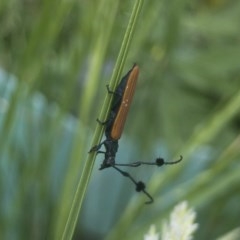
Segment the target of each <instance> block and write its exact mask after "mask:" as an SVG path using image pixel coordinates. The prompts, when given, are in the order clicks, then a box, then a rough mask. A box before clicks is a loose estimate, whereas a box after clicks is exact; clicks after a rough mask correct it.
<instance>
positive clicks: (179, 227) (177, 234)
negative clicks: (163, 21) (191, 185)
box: [161, 201, 198, 240]
mask: <svg viewBox="0 0 240 240" xmlns="http://www.w3.org/2000/svg"><path fill="white" fill-rule="evenodd" d="M195 218H196V213H195V212H194V211H193V210H192V209H191V208H189V209H188V206H187V202H186V201H184V202H182V203H180V204H178V205H177V206H175V208H174V209H173V211H172V213H171V215H170V221H169V222H168V223H166V222H165V223H164V225H163V231H162V237H161V239H162V240H191V239H192V234H193V233H194V232H195V230H196V229H197V227H198V225H197V224H196V223H194V220H195Z"/></svg>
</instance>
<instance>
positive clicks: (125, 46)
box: [62, 0, 143, 240]
mask: <svg viewBox="0 0 240 240" xmlns="http://www.w3.org/2000/svg"><path fill="white" fill-rule="evenodd" d="M142 4H143V0H137V1H136V2H135V5H134V7H133V11H132V14H131V17H130V20H129V23H128V27H127V30H126V33H125V36H124V39H123V42H122V46H121V49H120V52H119V55H118V58H117V62H116V65H115V68H114V71H113V74H112V77H111V80H110V84H109V86H110V88H111V89H115V87H116V86H117V84H118V82H119V79H120V75H121V72H122V69H123V65H124V63H125V61H126V57H127V53H128V50H129V46H130V43H131V40H132V37H133V31H134V28H135V27H136V23H137V19H138V16H139V14H140V10H141V7H142ZM111 100H112V97H111V95H107V96H106V97H105V100H104V104H103V107H102V110H101V113H100V117H99V119H106V117H107V114H108V111H109V108H110V104H111ZM103 131H104V127H103V126H101V125H99V124H98V125H97V127H96V130H95V134H94V137H93V141H92V146H95V145H97V144H99V142H100V141H101V138H102V135H103ZM95 158H96V153H95V152H94V153H90V154H89V155H88V158H87V160H86V162H85V166H84V169H83V173H82V176H81V178H80V181H79V183H78V186H77V190H76V193H75V196H74V199H73V203H72V207H71V210H70V213H69V217H68V220H67V223H66V226H65V229H64V233H63V236H62V239H63V240H69V239H72V236H73V233H74V229H75V226H76V223H77V219H78V216H79V212H80V210H81V206H82V203H83V199H84V196H85V192H86V189H87V186H88V183H89V179H90V176H91V173H92V169H93V165H94V161H95Z"/></svg>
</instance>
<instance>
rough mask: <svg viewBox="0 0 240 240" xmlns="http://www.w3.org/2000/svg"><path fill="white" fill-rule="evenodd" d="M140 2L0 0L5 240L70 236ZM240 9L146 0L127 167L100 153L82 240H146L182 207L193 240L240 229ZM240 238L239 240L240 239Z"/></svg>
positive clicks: (124, 144) (0, 190)
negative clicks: (190, 217)
mask: <svg viewBox="0 0 240 240" xmlns="http://www.w3.org/2000/svg"><path fill="white" fill-rule="evenodd" d="M133 5H134V1H129V0H121V1H120V0H115V1H112V0H100V1H99V0H98V1H94V0H92V1H89V0H82V1H77V0H68V1H67V0H61V1H59V0H45V1H40V0H22V1H17V0H1V2H0V26H1V27H0V131H1V134H0V195H1V201H0V239H11V240H12V239H13V240H15V239H24V240H25V239H36V240H38V239H60V238H61V234H62V231H63V228H64V226H65V223H66V218H67V216H68V213H69V209H70V206H71V202H72V199H73V195H74V193H75V190H76V185H77V182H78V179H79V177H80V176H81V171H82V167H83V164H84V162H85V160H86V158H87V152H88V150H89V149H90V147H91V146H90V142H91V139H92V136H93V131H94V129H95V127H96V124H97V123H96V118H97V117H98V115H99V113H100V109H101V106H102V104H103V100H104V98H105V96H106V94H107V91H106V84H108V82H109V79H110V77H111V74H112V70H113V67H114V64H115V61H116V58H117V55H118V52H119V49H120V46H121V42H122V40H123V36H124V33H125V30H126V26H127V23H128V20H129V17H130V14H131V11H132V7H133ZM239 43H240V1H238V0H229V1H227V0H195V1H190V0H189V1H187V0H184V1H177V0H174V1H168V0H162V1H159V0H151V1H145V3H144V5H143V8H142V11H141V16H140V19H139V22H138V24H137V28H136V30H135V33H134V38H133V41H132V44H131V47H130V52H129V55H128V58H127V63H126V65H125V67H124V72H123V75H124V74H125V73H126V72H127V71H128V70H129V69H130V68H131V67H132V64H133V63H135V62H136V63H138V65H139V66H140V76H139V81H138V85H137V89H136V93H135V96H134V100H133V104H132V107H131V111H130V113H129V116H128V120H127V123H126V126H125V130H124V135H123V137H122V139H121V140H120V147H119V151H118V155H117V159H116V160H117V162H119V163H120V162H121V163H126V162H134V161H139V160H141V161H154V160H155V159H156V158H157V157H163V158H164V159H165V160H167V161H171V160H175V159H178V158H179V155H183V157H184V159H183V161H182V162H181V163H179V164H176V165H170V166H169V165H168V166H167V165H166V166H163V167H161V168H157V167H154V166H151V167H150V166H145V167H144V166H141V167H139V168H134V169H127V168H126V169H125V170H127V171H129V172H130V173H131V174H132V176H134V178H136V179H137V180H142V181H144V182H145V183H146V186H147V190H148V192H149V193H150V194H152V195H153V197H154V199H155V202H154V203H153V204H152V205H145V204H144V201H146V196H145V195H143V194H141V193H136V192H135V189H134V186H133V185H132V183H131V182H130V181H129V180H128V179H125V178H124V177H122V176H121V175H120V174H119V173H118V172H116V171H115V170H114V169H106V170H103V171H99V170H98V168H99V166H100V164H101V161H102V160H103V156H100V155H99V156H98V157H97V159H96V162H95V167H94V171H93V174H92V177H91V181H90V184H89V186H88V189H87V194H86V197H85V201H84V205H83V208H82V211H81V212H80V216H79V221H78V224H77V229H76V231H75V234H74V238H73V239H87V240H88V239H90V240H91V239H100V240H101V239H125V240H126V239H143V236H144V234H145V233H146V232H147V231H148V229H149V227H150V225H152V224H155V226H156V228H157V230H158V231H161V225H162V223H163V221H165V220H166V219H167V218H168V216H169V213H170V212H171V210H172V209H173V207H174V206H175V205H176V204H177V203H179V202H181V201H183V200H186V201H188V203H189V205H190V206H191V207H192V208H193V209H195V211H196V213H197V219H196V221H197V223H198V224H199V228H198V230H197V232H196V234H195V236H194V239H198V240H199V239H217V238H218V237H220V236H222V235H224V234H226V233H228V232H230V231H232V230H234V229H236V228H237V227H239V226H240V222H239V219H240V204H239V202H240V184H239V182H240V174H239V172H240V161H239V157H240V131H239V130H240V114H239V110H240V77H239V76H240V66H239V63H240V44H239ZM236 239H240V236H239V237H238V238H236Z"/></svg>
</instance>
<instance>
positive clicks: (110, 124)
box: [90, 64, 182, 203]
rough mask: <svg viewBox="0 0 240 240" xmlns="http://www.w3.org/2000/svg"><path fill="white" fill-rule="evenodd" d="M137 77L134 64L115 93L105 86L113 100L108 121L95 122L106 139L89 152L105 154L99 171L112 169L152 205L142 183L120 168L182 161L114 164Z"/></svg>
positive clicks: (137, 68)
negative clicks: (127, 179) (129, 181)
mask: <svg viewBox="0 0 240 240" xmlns="http://www.w3.org/2000/svg"><path fill="white" fill-rule="evenodd" d="M138 75H139V67H138V65H136V64H134V65H133V67H132V68H131V69H130V70H129V71H128V73H127V74H126V75H125V76H124V77H123V78H122V80H121V81H120V83H119V85H118V86H117V88H116V90H115V91H111V90H110V89H109V86H108V85H107V90H108V93H109V94H113V100H112V104H111V108H110V113H109V116H108V119H107V120H106V121H104V122H102V121H100V120H97V121H98V122H99V123H100V124H103V125H105V136H106V139H105V140H104V141H103V142H101V143H100V144H98V145H96V146H94V147H92V148H91V150H90V152H93V151H96V152H97V153H102V154H105V157H104V160H103V162H102V164H101V166H100V168H99V170H102V169H105V168H109V167H113V168H114V169H116V170H117V171H118V172H120V173H121V174H122V175H123V176H125V177H128V178H129V179H130V180H131V181H132V182H133V183H134V184H135V186H136V191H137V192H141V191H142V192H143V193H145V195H147V196H148V198H149V201H147V202H146V203H152V202H153V198H152V196H151V195H150V194H149V193H148V192H147V191H146V190H145V184H144V183H143V182H142V181H139V182H137V181H136V180H135V179H134V178H133V177H132V176H131V175H130V174H129V173H128V172H126V171H123V170H121V169H120V168H119V167H120V166H129V167H138V166H140V165H156V166H162V165H164V164H176V163H178V162H180V161H181V160H182V156H180V159H178V160H176V161H172V162H166V161H164V159H163V158H157V159H156V160H155V162H141V161H138V162H134V163H127V164H124V163H123V164H121V163H116V162H115V158H116V153H117V151H118V141H119V139H120V138H121V135H122V132H123V129H124V125H125V122H126V119H127V115H128V111H129V108H130V105H131V102H132V99H133V95H134V91H135V88H136V84H137V80H138ZM102 145H104V147H105V151H100V150H99V149H100V148H101V146H102Z"/></svg>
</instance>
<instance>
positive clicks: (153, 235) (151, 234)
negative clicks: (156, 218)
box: [144, 225, 159, 240]
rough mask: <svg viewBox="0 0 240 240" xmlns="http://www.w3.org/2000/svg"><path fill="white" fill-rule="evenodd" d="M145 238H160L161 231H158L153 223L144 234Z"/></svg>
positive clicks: (154, 239)
mask: <svg viewBox="0 0 240 240" xmlns="http://www.w3.org/2000/svg"><path fill="white" fill-rule="evenodd" d="M144 240H159V233H157V232H156V227H155V225H151V227H150V229H149V232H148V233H147V234H146V235H144Z"/></svg>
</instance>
